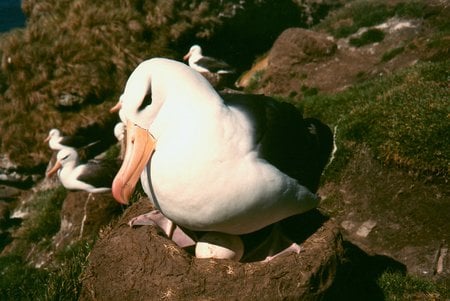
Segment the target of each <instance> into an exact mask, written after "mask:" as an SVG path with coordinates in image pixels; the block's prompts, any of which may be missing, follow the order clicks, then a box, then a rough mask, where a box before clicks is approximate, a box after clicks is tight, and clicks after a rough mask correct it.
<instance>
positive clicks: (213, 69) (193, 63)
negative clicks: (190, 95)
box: [183, 45, 235, 74]
mask: <svg viewBox="0 0 450 301" xmlns="http://www.w3.org/2000/svg"><path fill="white" fill-rule="evenodd" d="M183 60H185V61H188V63H189V66H190V67H191V68H192V69H194V70H196V71H198V72H200V73H205V72H209V73H217V74H228V73H235V70H234V69H233V68H232V67H231V66H230V65H228V64H227V63H226V62H224V61H222V60H219V59H215V58H212V57H209V56H203V54H202V48H201V47H200V46H199V45H194V46H192V47H191V48H190V49H189V52H188V53H187V54H186V55H185V56H184V57H183Z"/></svg>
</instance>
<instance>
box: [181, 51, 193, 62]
mask: <svg viewBox="0 0 450 301" xmlns="http://www.w3.org/2000/svg"><path fill="white" fill-rule="evenodd" d="M190 56H191V53H190V52H189V53H187V54H186V55H185V56H183V61H187V60H188V59H189V57H190Z"/></svg>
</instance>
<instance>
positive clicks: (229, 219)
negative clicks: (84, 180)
mask: <svg viewBox="0 0 450 301" xmlns="http://www.w3.org/2000/svg"><path fill="white" fill-rule="evenodd" d="M150 95H151V101H148V100H149V97H148V96H150ZM146 96H147V97H146ZM118 107H120V110H121V116H122V117H124V119H126V122H127V124H126V129H127V137H126V139H127V146H126V153H125V158H124V161H123V164H122V167H121V169H120V170H119V172H118V173H117V175H116V177H115V179H114V182H113V185H112V193H113V196H114V197H115V199H116V200H117V201H118V202H120V203H123V204H127V203H128V200H129V199H130V196H131V194H132V193H133V190H134V187H135V186H136V184H137V181H138V180H139V178H140V179H141V183H142V186H143V189H144V191H145V192H146V194H147V195H148V196H149V198H150V200H151V201H152V202H153V204H154V205H155V207H156V208H157V209H158V211H157V212H161V213H162V214H163V215H164V216H165V217H166V218H168V219H169V220H170V221H172V222H173V223H174V224H175V225H178V226H180V227H182V228H183V229H189V230H193V231H207V232H209V231H213V232H219V233H224V234H227V235H230V236H233V235H240V234H245V233H250V232H253V231H256V230H259V229H261V228H263V227H265V226H267V225H270V224H273V223H275V222H278V221H280V220H282V219H284V218H287V217H289V216H292V215H296V214H299V213H302V212H305V211H308V210H310V209H312V208H315V207H316V206H317V205H318V203H319V197H318V196H317V195H316V194H315V191H316V189H317V187H318V183H319V178H320V175H321V173H322V170H323V168H324V166H325V165H326V163H327V161H328V158H329V156H330V153H331V148H332V140H333V136H332V133H331V130H330V129H329V128H328V127H327V126H326V125H324V124H323V123H321V122H320V121H318V120H316V119H310V120H305V119H303V117H302V114H301V113H300V112H299V111H298V110H297V109H296V108H295V107H294V106H293V105H290V104H287V103H281V102H277V101H275V100H273V99H271V98H269V97H266V96H262V95H244V94H224V95H222V96H221V95H219V94H218V93H217V92H216V91H215V90H214V89H213V88H212V86H211V85H210V84H209V83H208V82H207V80H206V79H204V77H202V76H201V75H200V74H199V73H197V72H195V71H194V70H193V69H192V68H189V67H188V66H186V65H185V64H182V63H180V62H176V61H173V60H168V59H163V58H154V59H150V60H147V61H144V62H142V63H141V64H140V65H139V66H137V68H136V69H135V70H134V71H133V72H132V74H131V75H130V77H129V79H128V81H127V83H126V85H125V89H124V92H123V94H122V96H121V97H120V100H119V103H118V105H117V106H116V108H118ZM152 216H153V215H152V214H147V215H144V216H141V217H139V218H142V219H146V218H147V219H152ZM150 222H151V221H150Z"/></svg>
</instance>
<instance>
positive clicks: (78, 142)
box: [44, 129, 100, 151]
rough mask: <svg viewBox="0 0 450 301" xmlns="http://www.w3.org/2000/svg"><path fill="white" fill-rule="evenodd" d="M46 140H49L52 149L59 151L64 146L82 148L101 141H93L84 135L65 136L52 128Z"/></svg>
mask: <svg viewBox="0 0 450 301" xmlns="http://www.w3.org/2000/svg"><path fill="white" fill-rule="evenodd" d="M44 142H48V146H49V147H50V149H52V150H55V151H59V150H61V149H63V148H68V147H70V148H80V147H88V146H91V145H94V144H97V143H99V142H100V141H92V140H89V139H87V138H86V137H84V136H63V135H62V134H61V131H60V130H58V129H51V130H50V131H49V133H48V136H47V138H45V140H44Z"/></svg>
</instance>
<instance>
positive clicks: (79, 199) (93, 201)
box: [53, 191, 122, 249]
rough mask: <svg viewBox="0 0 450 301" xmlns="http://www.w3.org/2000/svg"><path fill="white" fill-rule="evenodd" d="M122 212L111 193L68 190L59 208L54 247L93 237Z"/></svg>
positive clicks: (61, 246)
mask: <svg viewBox="0 0 450 301" xmlns="http://www.w3.org/2000/svg"><path fill="white" fill-rule="evenodd" d="M120 213H122V209H121V205H120V204H119V203H117V202H116V201H115V200H114V198H113V197H112V195H111V193H109V192H107V193H87V192H84V191H77V192H69V193H68V194H67V197H66V199H65V200H64V204H63V207H62V209H61V227H60V230H59V232H58V233H57V234H56V235H55V237H54V238H53V242H54V245H55V247H56V249H60V248H64V247H65V246H68V245H70V244H72V243H74V242H76V241H78V240H80V239H87V240H90V239H93V238H95V237H97V234H98V232H99V230H100V229H101V228H102V227H104V226H106V225H107V224H109V223H110V222H111V220H113V219H114V218H115V217H116V216H117V215H119V214H120Z"/></svg>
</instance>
